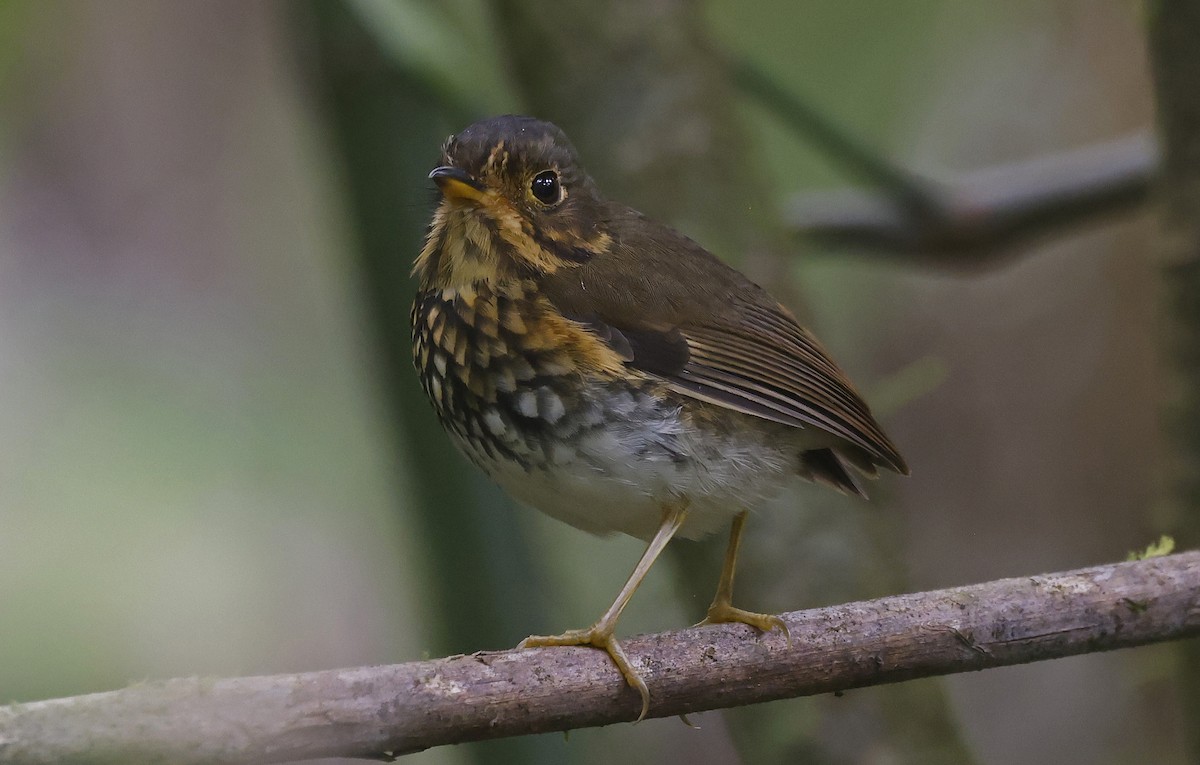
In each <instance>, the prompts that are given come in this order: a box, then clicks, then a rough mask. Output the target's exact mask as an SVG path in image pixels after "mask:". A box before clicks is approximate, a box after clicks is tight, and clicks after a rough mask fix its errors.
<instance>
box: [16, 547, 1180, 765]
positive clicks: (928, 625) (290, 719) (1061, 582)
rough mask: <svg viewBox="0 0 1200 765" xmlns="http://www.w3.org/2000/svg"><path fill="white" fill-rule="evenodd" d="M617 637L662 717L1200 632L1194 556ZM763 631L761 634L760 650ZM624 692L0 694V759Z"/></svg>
mask: <svg viewBox="0 0 1200 765" xmlns="http://www.w3.org/2000/svg"><path fill="white" fill-rule="evenodd" d="M782 616H783V619H784V621H786V622H787V624H788V628H789V630H790V631H791V633H792V634H793V635H795V636H796V640H795V642H793V643H792V645H791V646H790V647H788V646H787V643H786V642H785V640H784V639H783V637H782V635H778V634H774V635H768V636H760V637H756V636H750V635H748V634H747V633H748V630H747V628H745V627H744V626H741V625H736V626H732V625H720V626H715V627H704V628H692V629H690V630H683V631H678V632H671V633H666V634H661V635H644V636H641V637H637V638H633V639H631V640H629V641H626V643H625V646H626V650H627V651H628V653H629V656H630V657H631V659H632V660H633V661H634V662H635V664H637V665H638V666H642V667H647V668H649V667H653V671H652V673H651V674H649V675H648V676H647V680H648V681H649V683H650V687H651V689H652V703H653V706H652V707H651V712H650V715H651V716H652V717H667V716H673V715H680V714H685V713H689V712H697V711H702V710H706V709H715V708H720V707H728V706H736V705H742V704H754V703H758V702H763V701H770V700H773V699H779V698H786V697H793V696H800V695H809V694H817V693H829V692H834V693H839V692H841V691H844V690H848V689H850V688H860V687H864V686H871V685H876V684H881V683H894V682H898V681H902V680H910V679H912V678H917V677H926V676H930V675H942V674H948V673H952V672H969V671H973V670H980V669H986V668H989V667H1002V666H1006V665H1011V664H1022V663H1026V662H1034V661H1041V660H1045V659H1052V658H1062V657H1065V656H1071V655H1074V654H1079V653H1089V652H1094V651H1108V650H1112V649H1116V648H1127V647H1131V646H1138V645H1144V644H1147V643H1152V642H1158V641H1163V640H1175V639H1179V638H1182V637H1187V636H1192V635H1196V634H1198V633H1200V552H1189V553H1183V554H1179V555H1172V556H1166V557H1156V558H1148V559H1145V560H1140V561H1134V562H1128V563H1118V564H1113V565H1108V566H1097V567H1094V568H1089V569H1082V570H1078V571H1069V572H1064V573H1059V574H1046V575H1042V576H1034V577H1021V578H1019V579H1008V580H1002V581H997V582H989V583H986V584H978V585H973V586H970V587H959V588H955V589H951V590H943V591H939V592H926V593H919V594H913V595H898V596H892V597H888V598H883V599H880V600H876V601H870V602H860V603H848V604H845V605H839V606H832V607H829V608H823V609H815V610H811V611H797V612H794V613H789V614H783V615H782ZM767 644H769V645H767ZM637 708H638V705H637V697H636V695H635V693H634V691H633V690H632V689H631V688H629V687H628V686H626V685H625V683H623V682H622V681H621V679H620V677H619V676H618V675H617V674H616V673H615V672H614V671H613V668H612V666H611V664H610V663H609V660H608V659H607V657H605V656H604V655H603V654H602V653H601V652H599V651H595V650H590V649H586V648H580V649H550V650H547V649H537V650H523V651H505V652H499V653H473V654H471V655H469V656H457V657H450V658H447V659H439V660H436V661H426V662H418V663H412V664H402V665H395V666H386V667H367V668H361V669H345V670H331V671H325V672H313V673H307V674H301V675H277V676H271V677H249V678H237V679H224V680H216V679H204V680H196V679H193V680H168V681H165V682H160V683H148V684H144V685H139V686H135V687H133V688H129V689H126V690H122V691H112V692H109V693H101V694H94V695H91V696H81V697H76V698H69V699H56V700H53V701H45V702H35V703H32V704H23V705H13V706H9V707H0V764H9V765H57V763H64V762H71V763H77V764H79V765H86V764H90V763H95V764H100V763H111V762H118V761H125V762H149V761H154V762H158V761H162V762H170V763H174V765H192V764H193V763H194V764H195V765H202V764H204V763H229V764H232V763H247V764H249V763H268V762H286V761H289V760H299V759H307V758H315V757H328V756H344V757H345V756H348V757H371V758H376V759H378V758H381V757H382V758H385V759H387V758H388V757H389V756H391V755H396V756H398V755H403V754H410V753H413V752H418V751H422V750H424V749H427V748H429V747H433V746H439V745H444V744H454V743H461V742H463V741H470V740H476V739H486V738H493V737H502V736H516V735H526V734H529V733H535V732H538V733H540V732H545V731H558V730H570V729H573V728H578V727H582V726H595V725H607V724H611V723H616V722H627V721H629V720H631V719H633V718H634V716H635V715H636V713H637Z"/></svg>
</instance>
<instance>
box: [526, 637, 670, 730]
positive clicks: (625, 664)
mask: <svg viewBox="0 0 1200 765" xmlns="http://www.w3.org/2000/svg"><path fill="white" fill-rule="evenodd" d="M561 645H586V646H591V647H592V648H599V649H600V650H601V651H604V652H605V653H607V654H608V656H609V658H610V659H612V660H613V664H616V665H617V669H618V670H620V672H621V676H622V677H624V678H625V682H627V683H629V685H630V686H632V687H633V689H634V690H636V691H637V692H638V693H639V694H640V695H641V697H642V713H641V714H639V715H638V717H637V719H636V720H634V723H640V722H641V721H642V720H644V719H646V714H647V713H648V712H649V711H650V688H649V687H648V686H647V685H646V681H645V680H643V679H642V676H641V675H639V674H638V673H637V670H635V669H634V668H633V664H632V663H631V662H630V661H629V657H628V656H626V655H625V649H623V648H621V644H620V643H618V642H617V639H616V637H615V636H613V633H612V629H611V627H610V628H608V629H605V628H604V627H603V626H602V625H599V624H594V625H592V626H591V627H588V628H587V629H582V630H567V631H566V632H564V633H563V634H561V635H530V636H529V637H527V638H525V639H524V640H522V641H521V642H520V644H519V645H518V646H517V648H542V647H546V646H561Z"/></svg>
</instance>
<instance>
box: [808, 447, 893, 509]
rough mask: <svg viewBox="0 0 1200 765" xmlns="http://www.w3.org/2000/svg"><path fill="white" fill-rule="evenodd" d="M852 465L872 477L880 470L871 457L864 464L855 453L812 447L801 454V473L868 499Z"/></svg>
mask: <svg viewBox="0 0 1200 765" xmlns="http://www.w3.org/2000/svg"><path fill="white" fill-rule="evenodd" d="M863 456H864V457H865V456H866V455H863ZM851 465H853V468H858V469H859V470H862V471H863V473H865V474H866V475H867V476H868V477H871V478H874V477H875V476H876V475H878V472H879V471H878V470H877V469H876V468H875V465H874V463H872V462H871V461H870V460H869V459H867V460H865V464H864V461H863V460H856V459H854V455H844V454H841V453H840V452H838V451H835V450H833V449H812V450H809V451H806V452H803V453H801V455H800V475H802V476H803V477H805V478H807V479H809V480H810V481H815V482H817V483H823V484H826V485H827V486H831V487H833V488H835V489H837V490H838V491H841V492H845V493H846V494H853V495H854V496H857V497H862V498H863V499H866V498H867V492H866V490H864V489H863V487H862V484H861V483H859V480H858V478H857V476H855V474H854V469H853V468H852V467H851Z"/></svg>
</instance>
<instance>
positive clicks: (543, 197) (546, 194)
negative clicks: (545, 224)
mask: <svg viewBox="0 0 1200 765" xmlns="http://www.w3.org/2000/svg"><path fill="white" fill-rule="evenodd" d="M529 192H530V193H531V194H533V198H534V199H536V200H537V201H539V202H541V203H542V204H544V205H556V204H558V203H559V202H560V201H562V185H561V184H560V183H559V182H558V173H556V172H554V171H553V170H543V171H542V172H540V173H538V174H537V175H535V176H533V180H532V181H530V182H529Z"/></svg>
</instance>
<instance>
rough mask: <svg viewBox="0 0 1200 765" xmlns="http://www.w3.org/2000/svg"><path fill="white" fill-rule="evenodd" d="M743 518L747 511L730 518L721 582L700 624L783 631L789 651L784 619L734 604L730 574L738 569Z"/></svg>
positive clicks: (744, 520)
mask: <svg viewBox="0 0 1200 765" xmlns="http://www.w3.org/2000/svg"><path fill="white" fill-rule="evenodd" d="M746 515H747V512H746V511H745V510H743V511H742V512H740V513H738V515H737V517H736V518H734V519H733V526H732V527H731V528H730V530H729V547H727V548H725V564H724V565H723V566H721V581H720V582H719V583H718V584H717V594H716V596H714V597H713V602H712V605H711V606H709V607H708V616H706V617H705V618H704V621H702V622H700V624H719V623H721V622H741V623H743V624H749V625H750V626H751V627H756V628H758V629H759V630H761V631H763V632H770V631H771V630H773V629H776V628H778V629H780V630H782V631H783V635H784V637H786V638H787V642H788V647H789V648H790V647H791V645H792V635H791V633H790V632H788V628H787V625H786V624H784V623H783V619H780V618H779V617H778V616H775V615H773V614H756V613H754V612H753V611H743V610H742V609H740V608H737V607H735V606H734V605H733V573H734V569H735V568H736V567H737V555H738V548H739V547H741V544H742V528H743V527H744V526H745V525H746Z"/></svg>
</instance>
